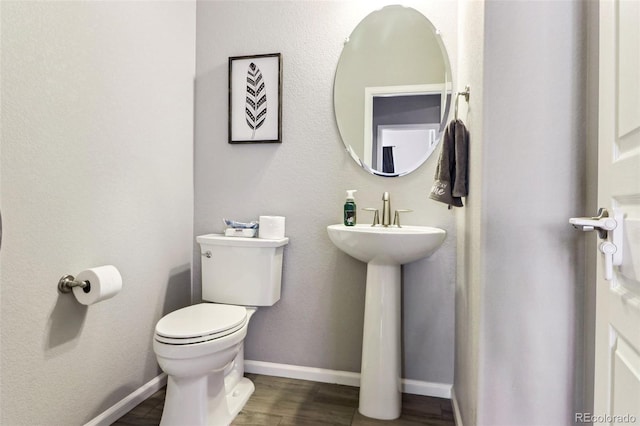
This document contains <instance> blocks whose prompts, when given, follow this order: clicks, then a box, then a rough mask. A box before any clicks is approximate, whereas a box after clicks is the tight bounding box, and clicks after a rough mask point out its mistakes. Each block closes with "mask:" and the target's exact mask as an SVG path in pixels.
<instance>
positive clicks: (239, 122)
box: [229, 53, 282, 143]
mask: <svg viewBox="0 0 640 426" xmlns="http://www.w3.org/2000/svg"><path fill="white" fill-rule="evenodd" d="M229 143H282V55H281V54H280V53H270V54H266V55H253V56H234V57H230V58H229Z"/></svg>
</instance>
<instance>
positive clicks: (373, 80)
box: [334, 6, 452, 176]
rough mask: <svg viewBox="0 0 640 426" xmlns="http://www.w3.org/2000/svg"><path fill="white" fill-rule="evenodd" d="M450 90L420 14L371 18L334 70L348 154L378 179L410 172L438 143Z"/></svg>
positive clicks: (386, 11)
mask: <svg viewBox="0 0 640 426" xmlns="http://www.w3.org/2000/svg"><path fill="white" fill-rule="evenodd" d="M451 90H452V87H451V68H450V66H449V59H448V56H447V53H446V51H445V48H444V44H443V43H442V40H441V38H440V36H439V34H438V32H437V31H436V29H435V28H434V26H433V25H432V24H431V22H430V21H429V20H428V19H427V18H426V17H424V15H422V14H421V13H420V12H418V11H416V10H415V9H411V8H408V7H403V6H387V7H385V8H383V9H381V10H378V11H375V12H373V13H371V14H369V15H368V16H367V17H365V18H364V19H363V20H362V22H360V24H358V26H357V27H356V28H355V29H354V31H353V33H352V34H351V36H350V37H349V39H348V40H347V41H346V42H345V45H344V48H343V51H342V55H341V56H340V60H339V62H338V67H337V69H336V76H335V82H334V108H335V114H336V121H337V123H338V128H339V130H340V135H341V136H342V140H343V142H344V144H345V146H346V148H347V151H348V152H349V153H350V154H351V156H352V157H353V159H354V160H355V161H356V162H357V163H358V164H360V165H361V166H362V167H363V168H364V169H365V170H367V171H369V172H370V173H373V174H376V175H381V176H401V175H404V174H407V173H410V172H412V171H413V170H415V169H417V168H418V167H420V165H422V163H424V161H426V159H427V158H429V155H431V153H432V152H433V151H434V149H435V147H436V145H437V144H438V142H439V141H440V137H441V134H442V131H443V130H444V125H445V122H446V117H447V116H448V114H449V109H450V105H451Z"/></svg>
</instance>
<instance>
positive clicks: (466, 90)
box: [454, 84, 471, 120]
mask: <svg viewBox="0 0 640 426" xmlns="http://www.w3.org/2000/svg"><path fill="white" fill-rule="evenodd" d="M470 94H471V92H470V87H469V85H468V84H467V85H466V86H464V91H462V92H458V93H456V108H455V115H454V117H455V119H456V120H457V119H458V100H459V99H460V96H464V100H465V101H467V103H468V102H469V95H470Z"/></svg>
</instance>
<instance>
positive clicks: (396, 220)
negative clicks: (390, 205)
mask: <svg viewBox="0 0 640 426" xmlns="http://www.w3.org/2000/svg"><path fill="white" fill-rule="evenodd" d="M412 211H413V210H411V209H398V210H396V213H395V214H394V215H393V224H394V225H396V226H397V227H398V228H402V226H400V213H408V212H412Z"/></svg>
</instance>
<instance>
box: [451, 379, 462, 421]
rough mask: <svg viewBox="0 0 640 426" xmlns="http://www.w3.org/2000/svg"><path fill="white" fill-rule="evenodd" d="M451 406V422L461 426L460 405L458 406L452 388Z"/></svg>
mask: <svg viewBox="0 0 640 426" xmlns="http://www.w3.org/2000/svg"><path fill="white" fill-rule="evenodd" d="M451 405H453V420H454V421H455V423H456V426H463V425H462V415H461V414H460V405H459V404H458V399H457V398H456V392H455V390H454V389H453V388H451Z"/></svg>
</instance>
